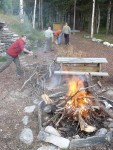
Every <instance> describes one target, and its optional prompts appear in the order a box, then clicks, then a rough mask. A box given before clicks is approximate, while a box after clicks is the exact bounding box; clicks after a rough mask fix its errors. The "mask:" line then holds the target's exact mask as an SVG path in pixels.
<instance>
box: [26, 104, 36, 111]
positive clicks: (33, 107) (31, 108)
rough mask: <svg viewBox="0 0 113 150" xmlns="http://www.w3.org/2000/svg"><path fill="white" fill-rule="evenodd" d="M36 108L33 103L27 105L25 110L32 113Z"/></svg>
mask: <svg viewBox="0 0 113 150" xmlns="http://www.w3.org/2000/svg"><path fill="white" fill-rule="evenodd" d="M35 108H36V106H35V105H33V106H27V107H25V108H24V111H25V112H27V113H32V112H33V111H34V109H35Z"/></svg>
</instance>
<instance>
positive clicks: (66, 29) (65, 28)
mask: <svg viewBox="0 0 113 150" xmlns="http://www.w3.org/2000/svg"><path fill="white" fill-rule="evenodd" d="M63 33H64V39H65V44H66V45H68V44H69V34H70V33H71V29H70V27H69V26H68V24H67V23H65V25H64V26H63Z"/></svg>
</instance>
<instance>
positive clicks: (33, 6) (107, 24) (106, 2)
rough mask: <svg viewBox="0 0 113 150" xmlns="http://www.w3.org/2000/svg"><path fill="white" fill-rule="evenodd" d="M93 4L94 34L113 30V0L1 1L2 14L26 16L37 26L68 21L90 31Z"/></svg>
mask: <svg viewBox="0 0 113 150" xmlns="http://www.w3.org/2000/svg"><path fill="white" fill-rule="evenodd" d="M94 2H95V6H93V3H94ZM93 7H95V11H94V24H93V26H94V27H93V28H94V33H99V32H105V33H106V34H108V33H112V32H113V1H112V0H0V11H1V12H2V13H4V14H8V15H9V14H11V15H15V16H18V15H20V16H21V17H23V18H25V17H27V18H28V20H29V22H30V23H31V25H32V26H33V28H35V29H44V28H46V27H47V26H49V25H52V24H53V22H57V23H62V24H63V23H64V22H68V24H69V25H70V27H71V28H72V29H77V30H81V31H87V32H90V30H91V21H92V9H93Z"/></svg>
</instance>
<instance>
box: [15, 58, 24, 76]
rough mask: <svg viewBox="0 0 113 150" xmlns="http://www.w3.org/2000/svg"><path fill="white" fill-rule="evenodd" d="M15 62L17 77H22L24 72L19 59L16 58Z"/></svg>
mask: <svg viewBox="0 0 113 150" xmlns="http://www.w3.org/2000/svg"><path fill="white" fill-rule="evenodd" d="M13 61H14V63H15V65H16V73H17V75H22V74H23V72H22V69H21V66H20V61H19V58H18V57H16V58H14V60H13Z"/></svg>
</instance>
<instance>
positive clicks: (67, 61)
mask: <svg viewBox="0 0 113 150" xmlns="http://www.w3.org/2000/svg"><path fill="white" fill-rule="evenodd" d="M56 62H57V63H59V64H60V66H61V67H60V70H59V71H54V74H57V75H77V76H79V75H89V74H90V75H91V76H99V77H103V76H109V74H108V73H107V72H102V71H101V65H102V64H106V63H108V62H107V59H106V58H78V57H57V60H56Z"/></svg>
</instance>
